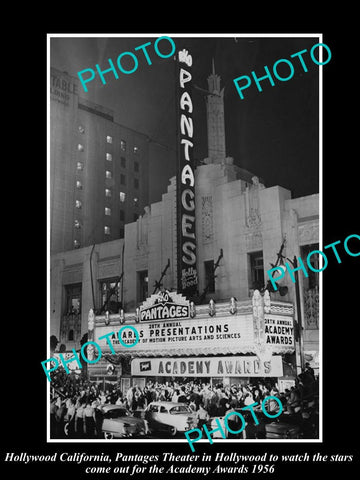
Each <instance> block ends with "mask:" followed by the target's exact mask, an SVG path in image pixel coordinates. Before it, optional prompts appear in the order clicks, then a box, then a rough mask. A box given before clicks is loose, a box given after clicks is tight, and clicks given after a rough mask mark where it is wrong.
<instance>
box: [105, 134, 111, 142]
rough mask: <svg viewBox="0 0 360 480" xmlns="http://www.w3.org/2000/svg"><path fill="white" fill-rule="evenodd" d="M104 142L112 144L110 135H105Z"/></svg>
mask: <svg viewBox="0 0 360 480" xmlns="http://www.w3.org/2000/svg"><path fill="white" fill-rule="evenodd" d="M106 142H107V143H112V137H111V136H110V135H107V137H106Z"/></svg>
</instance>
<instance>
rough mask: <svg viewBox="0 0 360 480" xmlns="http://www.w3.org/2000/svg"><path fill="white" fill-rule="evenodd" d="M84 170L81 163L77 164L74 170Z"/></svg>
mask: <svg viewBox="0 0 360 480" xmlns="http://www.w3.org/2000/svg"><path fill="white" fill-rule="evenodd" d="M83 169H84V164H83V162H77V164H76V170H83Z"/></svg>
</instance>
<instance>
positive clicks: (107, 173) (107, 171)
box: [105, 170, 112, 178]
mask: <svg viewBox="0 0 360 480" xmlns="http://www.w3.org/2000/svg"><path fill="white" fill-rule="evenodd" d="M105 177H106V178H111V177H112V175H111V172H110V170H106V172H105Z"/></svg>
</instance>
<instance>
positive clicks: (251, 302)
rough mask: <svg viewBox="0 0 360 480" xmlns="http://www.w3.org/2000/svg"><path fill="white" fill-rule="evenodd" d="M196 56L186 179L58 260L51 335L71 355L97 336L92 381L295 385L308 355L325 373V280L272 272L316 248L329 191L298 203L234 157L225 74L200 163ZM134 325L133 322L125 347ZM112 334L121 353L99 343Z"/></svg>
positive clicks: (187, 119)
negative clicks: (273, 283)
mask: <svg viewBox="0 0 360 480" xmlns="http://www.w3.org/2000/svg"><path fill="white" fill-rule="evenodd" d="M186 61H187V63H186ZM184 62H185V63H184V64H183V65H182V66H181V68H180V72H181V69H182V70H185V71H187V75H185V73H184V72H182V74H179V75H180V76H179V79H180V80H179V82H180V86H181V85H182V87H183V88H180V94H181V97H179V98H180V100H179V124H180V127H179V128H180V130H179V131H180V133H181V135H182V136H181V135H180V140H181V145H182V146H183V145H187V146H188V149H183V150H182V153H181V155H180V157H179V158H180V164H179V173H178V175H177V176H176V177H173V178H171V179H170V181H169V185H168V188H167V191H166V192H165V193H164V194H163V195H162V200H161V201H160V202H157V203H153V204H151V205H149V206H147V207H145V208H144V211H143V212H142V214H141V215H140V216H139V218H138V219H137V220H136V221H134V222H132V223H129V224H126V225H125V234H124V238H120V239H118V240H113V241H109V242H105V243H99V244H95V245H92V246H88V247H84V248H79V249H77V250H70V251H66V252H59V253H56V254H54V255H52V256H51V258H50V300H49V311H50V335H53V336H54V337H56V338H57V340H58V342H59V344H58V347H57V350H58V349H59V348H62V350H63V351H65V352H71V350H72V349H73V348H74V349H75V350H79V349H80V348H81V345H82V344H83V343H84V342H85V341H86V339H87V338H89V339H93V340H94V341H96V342H99V345H100V346H101V349H102V350H104V355H103V356H102V358H101V360H100V361H99V362H97V363H96V364H93V365H89V366H88V373H89V377H90V379H92V380H94V381H98V382H120V384H121V386H122V389H123V390H124V391H126V390H127V389H128V388H129V387H130V386H132V385H135V384H139V385H144V384H145V383H146V382H147V380H149V379H152V380H158V381H161V382H166V381H173V380H175V379H179V378H182V379H185V378H187V379H204V382H205V381H208V382H211V383H213V382H218V381H221V382H222V383H228V384H231V383H238V382H249V381H250V380H251V379H253V378H271V379H274V380H275V381H277V382H282V385H283V386H284V385H285V384H286V382H290V383H289V384H291V382H293V381H294V379H295V377H296V375H297V374H298V373H300V371H301V368H302V366H303V365H304V363H305V362H306V361H307V362H309V363H310V364H311V365H312V367H313V368H314V369H315V372H316V373H318V371H319V370H318V369H319V356H320V353H321V352H320V333H321V324H320V323H321V316H320V300H319V299H320V292H319V275H318V274H317V273H315V272H312V271H310V270H309V272H308V273H309V275H308V277H306V276H304V275H303V273H302V272H299V276H298V282H297V283H295V284H294V283H293V282H292V281H291V279H290V277H289V276H288V275H287V276H285V277H284V278H283V279H282V280H280V281H279V285H278V286H279V288H278V290H277V291H272V290H271V289H270V288H269V285H268V278H267V274H266V271H267V270H268V269H270V268H271V266H272V265H274V264H277V262H279V261H280V262H281V261H283V260H284V259H293V258H294V257H302V258H305V259H306V255H307V254H308V253H309V252H310V251H313V250H316V249H318V247H319V225H320V221H319V195H318V194H314V195H309V196H305V197H300V198H292V195H291V192H290V191H289V190H287V189H285V188H283V187H281V186H271V187H266V184H265V181H264V180H262V179H261V178H260V177H258V176H256V175H254V174H252V173H251V172H249V171H247V170H244V169H242V168H240V167H238V166H237V165H236V164H235V162H234V159H233V158H231V157H228V156H227V155H226V151H225V125H224V102H223V92H224V91H223V89H221V88H220V77H219V76H218V75H217V74H216V73H215V71H214V70H213V72H212V73H211V75H210V76H209V78H208V88H209V92H210V94H209V95H208V97H207V122H208V157H207V158H205V159H204V161H203V162H202V164H201V165H197V166H196V167H195V166H194V165H193V163H192V162H191V160H192V159H191V149H190V146H191V144H192V143H193V133H194V132H193V125H192V121H191V111H192V107H191V94H190V90H188V88H187V87H188V85H187V82H186V79H189V78H191V70H190V69H189V68H188V64H189V65H190V64H191V61H190V60H189V58H187V59H185V60H184ZM181 75H182V76H181ZM189 75H190V76H189ZM181 99H182V101H181ZM179 182H181V187H180V186H179ZM312 261H313V262H316V261H317V260H316V256H315V255H314V256H312ZM89 312H92V313H93V315H92V314H91V315H90V318H91V319H92V320H91V322H90V330H89ZM122 327H132V328H124V329H123V330H122V334H121V335H122V336H121V341H122V342H120V339H119V338H118V336H117V332H118V330H120V329H121V328H122ZM134 329H135V330H136V332H137V333H138V340H137V341H136V344H134V345H132V343H135V340H136V338H135V337H134V335H135V334H134ZM111 332H113V333H112V334H111V335H109V336H108V337H107V338H110V337H111V342H112V344H111V345H112V347H110V344H109V343H108V342H107V340H106V339H104V338H103V339H100V337H102V336H104V335H108V334H110V333H111ZM131 335H132V336H131ZM122 343H123V344H122ZM112 348H113V349H114V352H113V351H112Z"/></svg>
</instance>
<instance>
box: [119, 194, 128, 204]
mask: <svg viewBox="0 0 360 480" xmlns="http://www.w3.org/2000/svg"><path fill="white" fill-rule="evenodd" d="M119 196H120V202H121V203H124V202H125V198H126V193H125V192H120V194H119Z"/></svg>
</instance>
